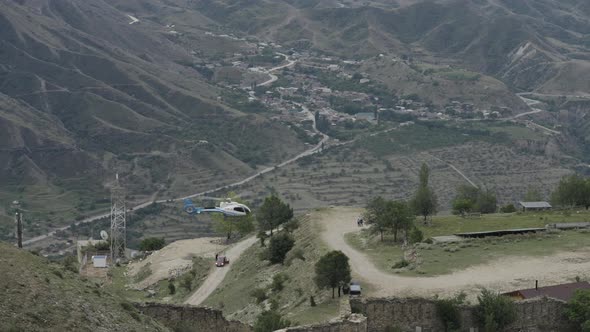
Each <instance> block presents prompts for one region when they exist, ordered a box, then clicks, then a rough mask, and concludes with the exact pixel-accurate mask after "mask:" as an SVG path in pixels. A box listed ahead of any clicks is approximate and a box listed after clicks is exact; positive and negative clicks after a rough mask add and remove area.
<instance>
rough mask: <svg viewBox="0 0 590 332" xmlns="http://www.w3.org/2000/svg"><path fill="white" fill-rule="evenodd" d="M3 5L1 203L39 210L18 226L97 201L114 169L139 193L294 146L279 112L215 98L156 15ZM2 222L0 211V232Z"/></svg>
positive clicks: (80, 6) (239, 168) (223, 176)
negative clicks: (141, 17) (274, 115)
mask: <svg viewBox="0 0 590 332" xmlns="http://www.w3.org/2000/svg"><path fill="white" fill-rule="evenodd" d="M1 7H2V11H1V12H0V49H1V50H2V51H0V129H1V132H2V134H1V135H2V139H1V140H0V141H1V143H0V183H1V184H2V189H1V190H0V202H1V204H0V205H2V206H3V209H2V210H4V207H6V206H8V204H9V202H12V201H13V200H15V199H19V200H21V201H23V202H24V204H26V207H25V208H26V209H27V210H29V211H31V213H30V215H29V222H36V221H37V219H38V218H43V219H44V220H43V222H42V223H41V224H40V225H37V226H39V227H35V228H34V229H33V228H31V229H29V232H26V234H27V236H33V235H36V234H41V233H42V232H43V231H45V230H46V229H47V228H48V224H50V225H53V226H57V225H63V224H70V223H71V222H72V220H73V219H74V218H81V216H82V213H92V212H93V211H96V210H98V209H101V208H104V207H105V204H106V203H108V191H107V188H106V187H105V185H107V184H108V183H110V182H111V181H112V179H114V173H115V172H118V173H119V174H120V175H121V178H122V180H123V182H124V183H125V184H126V186H127V188H128V190H129V191H130V195H131V199H132V200H136V201H145V200H147V199H149V198H150V197H152V195H155V194H158V195H161V196H164V197H168V196H175V195H176V196H177V195H182V194H189V193H194V192H196V191H198V190H202V189H209V188H210V187H211V186H213V185H212V184H215V185H218V184H221V183H228V182H229V181H231V180H233V179H237V178H241V177H244V176H245V175H249V174H251V173H252V172H253V171H254V170H256V169H257V168H258V167H259V166H261V165H266V164H270V163H273V162H276V161H277V160H281V159H282V158H284V157H285V155H289V154H291V153H296V152H299V151H301V150H302V149H303V147H304V146H303V143H302V142H300V141H299V140H298V139H297V138H296V133H294V132H292V131H290V130H289V129H287V128H285V127H284V125H282V124H281V123H277V122H271V121H269V120H268V119H267V117H265V116H262V115H260V114H253V113H245V112H242V111H238V110H236V109H233V108H232V107H231V106H229V105H226V104H224V103H223V101H221V100H220V99H219V98H218V96H219V95H220V94H221V91H220V88H219V87H217V86H215V85H214V84H212V83H210V82H208V80H207V79H206V78H205V77H204V76H203V75H202V74H201V73H200V72H199V71H198V70H197V69H195V68H194V67H192V64H193V61H195V62H198V61H201V60H199V58H198V55H193V54H191V48H189V47H188V46H187V45H185V44H183V42H182V41H179V40H177V39H176V38H172V37H171V36H172V35H171V34H170V33H169V32H168V31H165V27H164V26H163V25H159V24H157V23H156V22H143V21H142V22H140V23H141V24H139V23H138V24H129V23H130V20H131V19H130V18H129V16H128V14H127V13H126V12H123V11H119V10H117V9H116V8H114V7H112V6H110V5H108V4H107V3H106V2H103V1H98V2H93V3H92V4H90V3H88V2H87V1H80V0H71V1H52V0H44V1H17V2H13V1H11V2H5V3H3V4H2V5H1ZM238 46H239V45H238ZM238 46H236V47H238ZM242 46H243V45H242ZM203 49H205V47H204V46H203ZM208 50H210V51H212V52H217V51H220V52H224V49H221V50H215V49H214V48H208ZM230 51H231V49H230ZM49 207H51V208H49ZM49 210H51V212H52V214H51V215H49V216H48V214H47V213H48V212H49ZM1 212H2V211H0V214H3V213H1ZM6 214H7V215H10V213H8V211H6ZM31 225H32V224H31ZM31 225H28V226H31ZM49 227H51V226H49ZM9 232H10V230H9V224H8V223H4V222H2V220H0V237H7V236H8V233H9Z"/></svg>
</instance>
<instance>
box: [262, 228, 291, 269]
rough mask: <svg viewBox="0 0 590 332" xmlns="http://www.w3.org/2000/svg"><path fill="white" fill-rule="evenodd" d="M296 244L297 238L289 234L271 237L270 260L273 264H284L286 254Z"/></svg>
mask: <svg viewBox="0 0 590 332" xmlns="http://www.w3.org/2000/svg"><path fill="white" fill-rule="evenodd" d="M294 245H295V240H294V239H293V238H292V237H291V236H290V235H288V234H278V235H275V236H273V237H272V238H271V239H270V244H269V245H268V253H269V260H270V262H271V263H273V264H278V263H280V264H283V262H284V261H285V256H286V255H287V253H288V252H289V251H290V250H291V248H293V246H294Z"/></svg>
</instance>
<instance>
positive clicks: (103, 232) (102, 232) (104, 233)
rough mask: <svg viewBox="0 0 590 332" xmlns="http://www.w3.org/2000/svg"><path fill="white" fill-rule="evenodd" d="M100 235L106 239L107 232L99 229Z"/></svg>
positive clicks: (107, 236)
mask: <svg viewBox="0 0 590 332" xmlns="http://www.w3.org/2000/svg"><path fill="white" fill-rule="evenodd" d="M100 237H101V238H102V239H103V240H105V241H106V240H108V239H109V233H107V232H106V231H100Z"/></svg>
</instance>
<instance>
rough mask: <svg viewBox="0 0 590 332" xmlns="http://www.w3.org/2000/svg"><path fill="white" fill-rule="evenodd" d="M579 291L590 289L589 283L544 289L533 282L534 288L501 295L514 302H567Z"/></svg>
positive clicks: (583, 282) (574, 283) (575, 283)
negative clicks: (540, 299) (533, 300)
mask: <svg viewBox="0 0 590 332" xmlns="http://www.w3.org/2000/svg"><path fill="white" fill-rule="evenodd" d="M579 289H590V283H588V282H587V281H580V282H573V283H569V284H560V285H553V286H546V287H538V282H537V281H535V288H531V289H520V290H516V291H512V292H508V293H504V294H502V295H506V296H509V297H511V298H514V299H516V300H527V299H532V298H535V297H542V296H546V297H551V298H554V299H558V300H562V301H565V302H569V300H570V299H571V298H572V297H573V296H574V293H575V292H576V291H577V290H579Z"/></svg>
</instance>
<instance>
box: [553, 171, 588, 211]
mask: <svg viewBox="0 0 590 332" xmlns="http://www.w3.org/2000/svg"><path fill="white" fill-rule="evenodd" d="M551 198H552V201H553V202H554V204H557V205H562V206H569V207H575V206H583V207H585V208H586V209H588V208H589V207H590V179H584V178H582V177H581V176H579V175H570V176H566V177H563V178H562V179H561V180H560V181H559V184H558V185H557V188H556V189H555V191H554V192H553V194H552V197H551Z"/></svg>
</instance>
